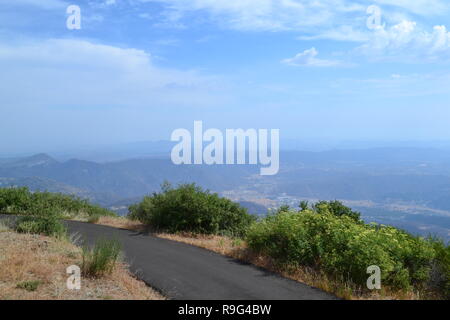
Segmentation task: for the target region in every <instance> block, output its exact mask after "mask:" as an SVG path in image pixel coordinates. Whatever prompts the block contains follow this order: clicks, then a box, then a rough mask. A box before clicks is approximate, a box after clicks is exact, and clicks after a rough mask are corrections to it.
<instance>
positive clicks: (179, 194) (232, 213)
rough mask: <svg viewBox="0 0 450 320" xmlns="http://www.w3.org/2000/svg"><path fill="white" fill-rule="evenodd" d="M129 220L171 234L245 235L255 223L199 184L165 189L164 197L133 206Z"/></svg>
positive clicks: (159, 194) (239, 210) (145, 199)
mask: <svg viewBox="0 0 450 320" xmlns="http://www.w3.org/2000/svg"><path fill="white" fill-rule="evenodd" d="M129 211H130V215H129V217H130V218H131V219H134V220H139V221H141V222H142V223H145V224H149V225H151V226H153V227H155V228H159V229H164V230H168V231H170V232H178V231H188V232H195V233H204V234H227V235H242V234H244V232H245V230H246V229H247V228H248V226H249V225H250V224H251V223H252V221H254V218H253V216H251V215H249V214H248V213H247V210H246V209H245V208H242V207H241V206H240V205H239V204H237V203H234V202H232V201H231V200H229V199H226V198H221V197H219V196H218V195H217V194H215V193H210V192H209V191H204V190H203V189H202V188H200V187H198V186H196V185H195V184H182V185H180V186H178V188H176V189H174V188H172V187H171V186H170V185H168V184H165V185H163V186H162V191H161V192H160V193H154V194H153V195H152V196H149V197H145V198H144V199H143V201H142V202H141V203H139V204H136V205H133V206H130V208H129Z"/></svg>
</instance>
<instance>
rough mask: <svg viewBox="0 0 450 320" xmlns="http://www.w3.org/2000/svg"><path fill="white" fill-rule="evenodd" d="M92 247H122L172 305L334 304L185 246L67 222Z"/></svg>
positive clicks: (319, 293)
mask: <svg viewBox="0 0 450 320" xmlns="http://www.w3.org/2000/svg"><path fill="white" fill-rule="evenodd" d="M66 223H67V226H68V228H69V232H70V233H71V234H74V233H77V234H78V235H79V236H80V237H81V239H83V241H85V243H87V244H88V245H92V244H93V243H94V242H95V240H96V239H98V238H109V239H111V238H115V239H117V240H119V241H120V242H121V243H122V250H123V253H124V256H125V260H126V262H127V263H129V264H130V268H131V271H132V272H133V273H134V274H136V275H137V276H138V277H139V278H140V279H142V280H143V281H144V282H146V283H147V284H148V285H150V286H152V287H154V288H157V289H159V290H160V291H161V292H162V293H163V294H164V295H166V296H167V297H169V298H171V299H189V300H195V299H239V300H240V299H242V300H248V299H255V300H259V299H262V300H268V299H274V300H275V299H289V300H294V299H295V300H297V299H298V300H317V299H320V300H322V299H335V297H334V296H332V295H329V294H327V293H325V292H323V291H321V290H319V289H316V288H312V287H309V286H307V285H304V284H301V283H298V282H295V281H292V280H289V279H285V278H282V277H280V276H277V275H275V274H273V273H270V272H267V271H264V270H262V269H260V268H257V267H255V266H252V265H248V264H243V263H241V262H239V261H236V260H234V259H231V258H228V257H224V256H221V255H219V254H216V253H214V252H211V251H208V250H205V249H202V248H198V247H194V246H190V245H187V244H184V243H179V242H175V241H170V240H166V239H160V238H156V237H152V236H148V235H144V234H141V233H138V232H135V231H129V230H123V229H115V228H111V227H106V226H100V225H95V224H89V223H83V222H75V221H67V222H66Z"/></svg>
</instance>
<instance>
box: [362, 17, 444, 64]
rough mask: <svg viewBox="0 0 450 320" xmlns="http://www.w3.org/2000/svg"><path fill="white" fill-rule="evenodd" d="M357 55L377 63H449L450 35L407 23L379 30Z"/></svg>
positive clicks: (442, 28) (440, 30)
mask: <svg viewBox="0 0 450 320" xmlns="http://www.w3.org/2000/svg"><path fill="white" fill-rule="evenodd" d="M357 51H358V52H362V53H364V54H366V55H368V56H371V57H374V58H377V59H378V58H379V59H402V60H404V59H409V60H414V61H417V60H421V61H424V62H426V61H432V60H449V59H448V57H449V54H450V32H448V31H447V28H446V27H445V26H434V27H433V30H432V31H431V32H430V31H427V30H424V29H423V28H420V27H419V26H418V25H417V23H416V22H413V21H407V20H405V21H402V22H401V23H399V24H397V25H394V26H392V27H386V28H382V27H380V28H378V29H376V30H375V31H374V32H373V34H372V35H371V37H370V39H369V41H368V42H367V43H365V44H364V45H363V46H361V47H360V48H358V49H357Z"/></svg>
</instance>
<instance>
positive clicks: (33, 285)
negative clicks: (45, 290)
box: [16, 280, 41, 291]
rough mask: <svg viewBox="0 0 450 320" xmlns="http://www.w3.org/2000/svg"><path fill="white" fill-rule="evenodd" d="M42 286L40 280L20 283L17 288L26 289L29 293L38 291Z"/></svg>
mask: <svg viewBox="0 0 450 320" xmlns="http://www.w3.org/2000/svg"><path fill="white" fill-rule="evenodd" d="M40 284H41V281H39V280H30V281H23V282H19V283H18V284H17V286H16V287H17V288H18V289H24V290H27V291H36V290H37V288H38V287H39V285H40Z"/></svg>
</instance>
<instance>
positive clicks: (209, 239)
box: [97, 217, 422, 300]
mask: <svg viewBox="0 0 450 320" xmlns="http://www.w3.org/2000/svg"><path fill="white" fill-rule="evenodd" d="M97 223H98V224H103V225H108V226H112V227H116V228H123V229H130V230H139V231H143V230H148V228H146V227H145V226H144V225H143V224H141V223H139V222H135V221H130V220H128V219H126V218H110V217H105V218H101V219H100V220H99V221H98V222H97ZM149 233H151V234H152V235H154V236H156V237H159V238H164V239H169V240H173V241H178V242H183V243H187V244H190V245H193V246H197V247H200V248H204V249H208V250H211V251H214V252H216V253H219V254H221V255H225V256H228V257H232V258H234V259H238V260H241V261H245V262H247V263H251V264H253V265H256V266H258V267H261V268H264V269H266V270H269V271H272V272H275V273H278V274H280V275H282V276H283V277H286V278H289V279H293V280H295V281H298V282H301V283H305V284H307V285H309V286H312V287H316V288H319V289H322V290H324V291H326V292H329V293H332V294H334V295H336V296H337V297H340V298H343V299H347V300H419V299H421V298H422V297H421V296H420V295H419V294H418V293H416V292H411V291H408V292H399V291H392V290H390V289H389V288H382V290H380V291H373V293H368V292H367V290H362V288H359V287H355V286H354V285H350V284H349V283H346V282H343V281H338V280H335V279H330V278H329V277H328V276H327V275H325V274H323V273H320V272H318V271H316V270H314V269H312V268H307V267H301V268H299V267H296V268H291V269H288V268H285V267H284V268H280V267H279V266H278V265H277V264H276V263H274V261H273V260H272V259H271V258H270V257H267V256H264V255H261V254H256V253H254V252H252V251H251V250H250V249H249V248H248V247H247V245H246V243H245V241H242V240H238V239H231V238H229V237H224V236H216V235H211V236H210V235H196V234H191V233H178V234H171V233H163V232H157V231H149Z"/></svg>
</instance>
